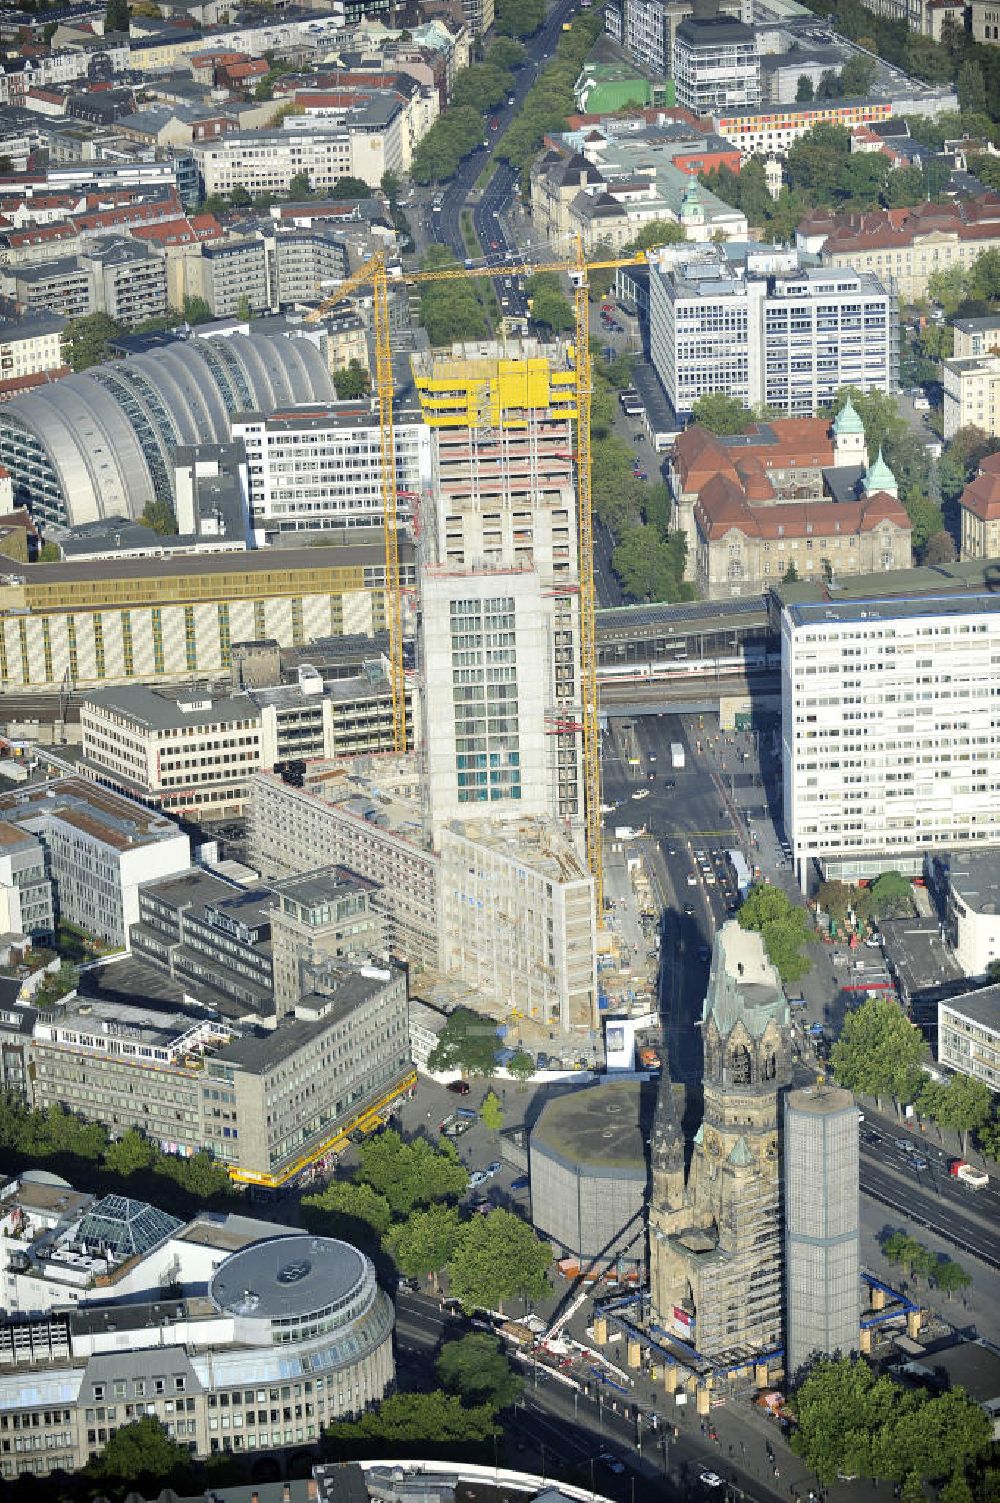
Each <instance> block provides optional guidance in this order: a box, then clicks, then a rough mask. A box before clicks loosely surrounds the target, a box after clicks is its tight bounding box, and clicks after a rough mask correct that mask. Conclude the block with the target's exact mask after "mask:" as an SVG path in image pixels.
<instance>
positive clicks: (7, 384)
mask: <svg viewBox="0 0 1000 1503" xmlns="http://www.w3.org/2000/svg"><path fill="white" fill-rule="evenodd" d="M72 374H73V372H72V371H71V370H70V368H69V366H68V365H60V366H58V367H57V368H56V369H55V370H54V371H33V372H32V373H31V375H30V376H11V377H10V378H9V379H8V380H6V381H0V402H9V401H10V399H11V397H19V396H20V395H21V393H22V392H24V391H33V390H34V389H35V387H36V386H47V385H48V384H49V382H50V381H59V380H61V379H62V377H63V376H71V375H72Z"/></svg>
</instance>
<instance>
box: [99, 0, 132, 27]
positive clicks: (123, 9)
mask: <svg viewBox="0 0 1000 1503" xmlns="http://www.w3.org/2000/svg"><path fill="white" fill-rule="evenodd" d="M128 29H129V11H128V0H108V5H107V9H106V10H105V12H104V30H105V32H109V31H128Z"/></svg>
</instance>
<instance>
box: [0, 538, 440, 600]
mask: <svg viewBox="0 0 1000 1503" xmlns="http://www.w3.org/2000/svg"><path fill="white" fill-rule="evenodd" d="M399 556H400V561H401V562H403V563H412V561H413V558H414V548H413V543H412V542H411V541H410V540H409V539H408V538H405V537H404V538H401V539H400V542H399ZM366 564H368V565H372V566H374V567H376V568H378V567H381V566H384V564H385V544H384V541H383V538H382V533H381V530H380V529H372V530H371V531H370V532H368V534H367V536H365V537H364V538H363V539H359V540H358V541H357V542H352V543H343V544H336V543H335V544H329V545H324V546H322V547H316V548H281V549H274V548H261V549H259V550H258V549H254V550H251V551H250V552H248V553H245V554H244V553H241V554H240V556H239V560H238V561H234V559H233V557H232V555H231V554H226V553H221V554H219V553H201V554H186V555H185V556H184V557H182V558H171V559H169V560H168V561H166V562H165V561H164V560H163V559H158V558H137V559H117V558H114V559H95V560H94V561H93V562H90V563H79V562H77V563H61V564H32V565H31V568H30V569H29V570H28V571H27V573H25V567H24V564H23V563H19V562H18V561H17V560H16V559H12V558H5V557H3V556H0V574H13V575H17V576H19V577H22V578H24V580H25V584H26V586H27V587H30V586H32V585H45V584H71V583H72V582H73V581H74V580H90V579H94V578H95V577H96V578H98V579H108V580H112V579H163V578H164V576H167V577H171V576H174V575H187V574H231V575H233V577H234V580H242V579H244V578H245V577H246V575H248V574H269V573H270V574H278V573H283V572H285V571H289V572H293V571H295V570H298V569H361V568H364V566H365V565H366Z"/></svg>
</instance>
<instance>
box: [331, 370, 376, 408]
mask: <svg viewBox="0 0 1000 1503" xmlns="http://www.w3.org/2000/svg"><path fill="white" fill-rule="evenodd" d="M333 384H334V387H335V388H336V392H337V396H338V397H339V398H340V400H341V401H342V402H344V401H352V400H356V399H357V398H358V397H366V396H367V395H368V393H369V392H370V391H371V389H372V378H371V375H370V373H369V372H368V371H367V370H366V369H365V367H364V366H363V365H362V364H361V362H360V360H352V361H351V363H350V365H348V366H345V367H344V369H343V370H339V371H334V373H333Z"/></svg>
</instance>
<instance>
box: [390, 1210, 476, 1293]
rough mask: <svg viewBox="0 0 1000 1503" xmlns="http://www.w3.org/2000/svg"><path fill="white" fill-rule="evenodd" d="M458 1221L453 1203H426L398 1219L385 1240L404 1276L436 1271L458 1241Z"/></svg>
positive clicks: (434, 1274)
mask: <svg viewBox="0 0 1000 1503" xmlns="http://www.w3.org/2000/svg"><path fill="white" fill-rule="evenodd" d="M461 1231H462V1223H461V1220H460V1219H459V1214H458V1211H457V1209H456V1208H455V1206H445V1205H434V1206H428V1208H427V1210H426V1211H414V1212H413V1213H412V1215H410V1216H408V1217H407V1218H406V1220H405V1221H401V1222H398V1223H397V1224H396V1225H395V1226H393V1227H392V1228H391V1229H390V1230H389V1232H388V1233H387V1235H386V1239H385V1244H386V1247H387V1248H388V1250H389V1252H390V1253H391V1254H392V1256H393V1257H394V1258H395V1260H396V1263H397V1264H398V1266H399V1267H400V1268H401V1269H402V1271H403V1273H405V1274H406V1275H407V1277H408V1278H411V1279H418V1278H428V1277H429V1278H431V1279H433V1281H434V1286H435V1288H436V1287H437V1281H438V1274H439V1273H440V1271H441V1269H442V1268H444V1267H445V1265H446V1264H447V1263H448V1261H449V1260H450V1258H451V1257H452V1255H453V1254H454V1251H455V1248H456V1246H457V1245H458V1240H459V1237H460V1235H461Z"/></svg>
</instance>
